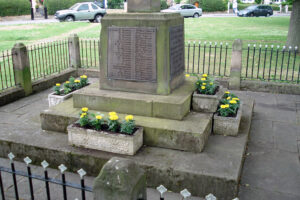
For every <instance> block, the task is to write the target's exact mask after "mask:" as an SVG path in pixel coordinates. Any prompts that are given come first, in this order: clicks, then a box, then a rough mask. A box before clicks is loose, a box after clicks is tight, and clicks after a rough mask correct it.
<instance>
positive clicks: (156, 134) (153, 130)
mask: <svg viewBox="0 0 300 200" xmlns="http://www.w3.org/2000/svg"><path fill="white" fill-rule="evenodd" d="M80 109H81V108H74V106H73V101H72V99H69V100H67V101H65V102H63V103H61V104H59V105H57V106H53V107H51V108H49V109H47V110H44V111H43V112H41V114H40V117H41V124H42V129H43V130H48V131H58V132H63V133H66V130H67V126H68V125H70V124H71V123H73V122H75V121H76V120H77V119H78V118H79V114H78V113H79V112H80ZM90 112H92V113H96V112H100V113H101V114H104V115H105V116H108V112H105V111H99V110H97V111H96V110H91V109H90ZM125 115H126V114H119V116H120V119H121V120H122V119H124V118H125ZM135 120H136V125H138V126H142V127H144V144H145V145H148V146H154V147H162V148H168V149H177V150H184V151H192V152H201V151H203V149H204V147H205V144H206V142H207V140H208V137H209V135H210V133H211V127H212V125H211V124H212V114H201V113H196V112H191V113H190V114H189V115H187V116H186V117H185V118H184V119H183V120H181V121H178V120H170V119H162V118H153V117H144V116H137V115H135Z"/></svg>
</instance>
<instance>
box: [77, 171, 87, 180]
mask: <svg viewBox="0 0 300 200" xmlns="http://www.w3.org/2000/svg"><path fill="white" fill-rule="evenodd" d="M77 173H78V174H79V176H80V178H81V179H83V177H84V176H85V175H86V171H84V170H83V169H80V170H78V171H77Z"/></svg>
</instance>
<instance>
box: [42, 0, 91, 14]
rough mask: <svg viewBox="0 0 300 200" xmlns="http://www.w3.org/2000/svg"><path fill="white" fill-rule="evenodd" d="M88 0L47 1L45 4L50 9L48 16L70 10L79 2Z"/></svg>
mask: <svg viewBox="0 0 300 200" xmlns="http://www.w3.org/2000/svg"><path fill="white" fill-rule="evenodd" d="M86 1H87V0H46V1H45V4H46V6H47V8H48V14H49V15H54V14H55V12H56V11H58V10H63V9H67V8H70V7H71V6H72V5H74V4H75V3H78V2H86Z"/></svg>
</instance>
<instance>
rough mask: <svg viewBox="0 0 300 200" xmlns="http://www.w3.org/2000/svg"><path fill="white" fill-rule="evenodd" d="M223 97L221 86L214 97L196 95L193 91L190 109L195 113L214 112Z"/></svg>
mask: <svg viewBox="0 0 300 200" xmlns="http://www.w3.org/2000/svg"><path fill="white" fill-rule="evenodd" d="M223 95H224V90H223V87H222V86H219V90H218V92H217V93H216V94H215V95H206V94H197V92H196V91H195V92H194V93H193V99H192V108H193V110H194V111H196V112H206V113H213V112H216V111H217V108H218V105H219V101H220V99H221V98H222V96H223Z"/></svg>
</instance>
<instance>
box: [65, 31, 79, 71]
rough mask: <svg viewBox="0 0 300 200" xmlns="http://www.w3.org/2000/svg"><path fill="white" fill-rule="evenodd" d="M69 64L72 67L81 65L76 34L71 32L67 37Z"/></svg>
mask: <svg viewBox="0 0 300 200" xmlns="http://www.w3.org/2000/svg"><path fill="white" fill-rule="evenodd" d="M68 46H69V56H70V66H71V67H73V68H76V69H77V68H79V67H81V58H80V45H79V37H78V35H77V34H72V35H70V36H69V38H68Z"/></svg>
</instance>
